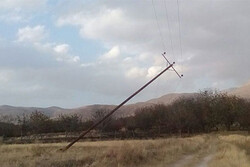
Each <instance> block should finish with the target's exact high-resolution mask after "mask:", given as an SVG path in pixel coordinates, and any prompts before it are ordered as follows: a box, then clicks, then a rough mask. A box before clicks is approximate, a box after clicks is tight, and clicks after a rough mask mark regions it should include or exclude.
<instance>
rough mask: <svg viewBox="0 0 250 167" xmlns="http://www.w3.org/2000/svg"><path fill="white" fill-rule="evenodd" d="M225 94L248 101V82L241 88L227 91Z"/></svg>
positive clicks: (249, 86)
mask: <svg viewBox="0 0 250 167" xmlns="http://www.w3.org/2000/svg"><path fill="white" fill-rule="evenodd" d="M227 92H228V94H229V95H236V96H238V97H241V98H245V99H250V82H248V83H247V84H245V85H243V86H241V87H238V88H233V89H229V90H228V91H227Z"/></svg>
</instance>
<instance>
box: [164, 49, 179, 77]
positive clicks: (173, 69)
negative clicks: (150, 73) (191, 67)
mask: <svg viewBox="0 0 250 167" xmlns="http://www.w3.org/2000/svg"><path fill="white" fill-rule="evenodd" d="M165 54H166V52H164V53H163V54H161V55H162V56H163V57H164V59H165V60H166V61H167V63H168V64H170V62H169V60H168V59H167V58H166V56H165ZM172 69H173V71H174V72H175V73H176V74H177V76H178V77H179V78H182V77H183V74H181V75H180V74H179V73H178V72H177V71H176V69H175V68H174V66H172Z"/></svg>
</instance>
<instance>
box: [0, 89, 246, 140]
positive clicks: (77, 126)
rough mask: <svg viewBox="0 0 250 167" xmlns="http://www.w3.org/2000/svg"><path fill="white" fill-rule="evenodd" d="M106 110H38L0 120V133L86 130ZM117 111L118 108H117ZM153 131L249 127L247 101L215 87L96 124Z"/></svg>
mask: <svg viewBox="0 0 250 167" xmlns="http://www.w3.org/2000/svg"><path fill="white" fill-rule="evenodd" d="M108 112H109V111H108V110H105V109H101V110H97V111H95V112H94V113H93V114H92V119H90V120H87V121H86V120H85V121H84V120H83V119H82V118H81V116H79V115H77V114H73V115H60V116H59V117H57V118H49V117H48V116H46V115H45V114H43V113H42V112H39V111H34V112H33V113H31V114H30V115H25V114H23V115H22V116H18V117H17V118H16V123H10V122H7V123H6V122H0V136H6V137H11V136H27V135H32V134H41V133H58V132H65V133H71V132H80V131H83V130H87V129H88V128H89V127H90V126H91V125H93V124H94V123H95V122H97V121H98V120H100V119H101V118H103V117H104V116H105V115H106V114H107V113H108ZM118 112H119V111H118ZM121 129H123V130H125V131H141V132H152V133H154V134H163V133H164V134H176V133H207V132H211V131H218V130H250V102H249V101H247V100H245V99H241V98H239V97H236V96H229V95H227V94H226V93H218V92H216V91H211V90H210V91H202V92H200V93H198V94H195V95H194V96H190V97H186V98H180V99H178V100H176V101H175V102H174V103H172V104H171V105H167V106H166V105H162V104H159V105H154V106H150V107H145V108H141V109H138V110H137V111H136V112H135V115H134V116H130V117H124V118H114V117H110V118H109V119H107V120H106V121H104V122H103V123H102V124H101V125H99V126H98V127H97V130H98V131H99V132H114V131H119V130H121Z"/></svg>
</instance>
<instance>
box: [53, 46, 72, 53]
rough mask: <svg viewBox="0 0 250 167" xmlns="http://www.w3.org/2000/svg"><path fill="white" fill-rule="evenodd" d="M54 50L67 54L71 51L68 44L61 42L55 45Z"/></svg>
mask: <svg viewBox="0 0 250 167" xmlns="http://www.w3.org/2000/svg"><path fill="white" fill-rule="evenodd" d="M54 51H55V52H56V53H59V54H67V53H68V51H69V45H68V44H59V45H56V46H55V47H54Z"/></svg>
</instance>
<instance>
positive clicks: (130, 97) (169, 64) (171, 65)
mask: <svg viewBox="0 0 250 167" xmlns="http://www.w3.org/2000/svg"><path fill="white" fill-rule="evenodd" d="M165 54H166V52H164V53H163V54H162V56H163V57H164V58H165V60H166V61H167V63H168V66H167V67H166V68H165V69H164V70H162V71H161V72H160V73H159V74H158V75H156V76H155V77H154V78H153V79H151V80H150V81H148V82H147V83H146V84H145V85H143V86H142V87H141V88H140V89H138V90H137V91H136V92H135V93H133V94H132V95H131V96H129V97H128V98H127V99H126V100H124V101H123V102H122V103H121V104H119V105H118V106H117V107H115V108H114V109H113V110H112V111H110V112H109V113H108V114H107V115H106V116H105V117H103V118H102V119H101V120H100V121H98V122H97V123H96V124H94V125H92V126H91V127H90V128H89V129H88V130H87V131H84V132H82V133H81V134H80V136H79V137H77V138H76V139H75V140H73V141H72V142H71V143H69V144H68V145H67V146H66V147H64V148H62V149H60V150H61V151H66V150H68V149H69V148H70V147H71V146H72V145H73V144H75V143H76V142H77V141H78V140H80V139H81V138H83V137H84V136H85V135H87V134H88V133H89V132H90V131H91V130H93V129H94V128H96V127H97V126H98V125H99V124H101V123H102V122H103V121H105V120H106V119H107V118H108V117H110V116H111V115H112V114H113V113H114V112H116V111H117V110H118V109H119V108H121V107H122V106H123V105H124V104H125V103H127V102H128V101H129V100H130V99H132V98H133V97H134V96H135V95H137V94H138V93H139V92H141V91H142V90H143V89H145V88H146V87H147V86H148V85H149V84H151V83H152V82H153V81H154V80H156V79H157V78H158V77H159V76H161V75H162V74H163V73H165V72H166V71H167V70H168V69H170V68H172V69H173V70H174V71H175V72H176V74H177V75H178V76H179V77H180V78H181V77H182V76H183V75H179V73H178V72H177V71H176V70H175V68H174V67H173V65H174V64H175V62H173V63H170V62H169V61H168V59H167V58H166V57H165Z"/></svg>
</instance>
